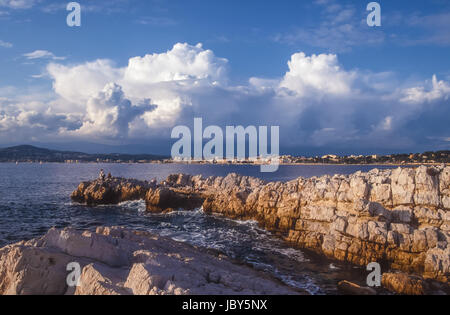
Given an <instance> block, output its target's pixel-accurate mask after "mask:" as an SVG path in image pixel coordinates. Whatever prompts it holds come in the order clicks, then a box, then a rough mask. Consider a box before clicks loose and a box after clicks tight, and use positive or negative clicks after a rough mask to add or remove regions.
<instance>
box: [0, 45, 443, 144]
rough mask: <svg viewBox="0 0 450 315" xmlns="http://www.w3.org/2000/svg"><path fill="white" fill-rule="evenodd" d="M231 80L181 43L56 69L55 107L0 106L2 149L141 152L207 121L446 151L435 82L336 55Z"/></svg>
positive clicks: (51, 73)
mask: <svg viewBox="0 0 450 315" xmlns="http://www.w3.org/2000/svg"><path fill="white" fill-rule="evenodd" d="M228 71H229V69H228V61H227V60H226V59H224V58H219V57H217V56H215V54H214V53H213V52H212V51H211V50H207V49H204V48H203V47H202V45H201V44H197V45H195V46H193V45H189V44H185V43H184V44H182V43H178V44H176V45H174V46H173V48H172V49H171V50H169V51H167V52H164V53H159V54H156V53H155V54H148V55H145V56H143V57H134V58H131V59H130V60H129V62H128V65H127V66H125V67H117V66H115V64H114V62H113V61H111V60H105V59H98V60H94V61H91V62H86V63H83V64H77V65H68V64H67V63H66V64H61V63H56V62H55V61H53V62H51V63H50V64H49V65H48V66H47V75H48V77H49V78H50V79H51V80H52V82H53V89H54V97H53V99H52V100H50V101H47V102H15V101H14V100H12V99H7V98H3V99H1V98H0V130H1V131H2V133H1V135H0V141H1V142H6V141H7V140H8V137H10V136H11V134H14V135H15V136H14V137H15V139H18V140H17V141H20V139H22V140H23V141H25V140H27V139H30V138H27V137H29V136H30V135H33V137H34V138H33V139H35V138H37V139H40V140H45V141H48V140H49V139H50V140H51V139H57V138H64V139H68V140H74V139H76V140H90V141H92V140H95V141H98V142H108V143H114V141H120V142H121V143H124V141H125V142H126V141H134V142H135V143H136V141H137V142H139V141H149V140H154V139H169V138H170V132H171V129H172V128H173V127H174V126H176V125H179V124H187V125H191V124H192V122H193V118H194V117H202V118H203V120H204V123H205V124H208V125H212V124H215V125H219V126H225V125H257V126H258V125H278V126H280V132H281V139H280V140H281V145H282V146H284V147H298V146H308V147H313V146H316V147H319V146H328V147H333V148H337V147H353V148H355V147H358V148H366V149H368V150H370V149H371V148H383V149H389V148H392V149H396V150H402V149H404V148H405V149H406V148H415V147H423V148H425V147H433V148H448V145H449V142H448V139H449V137H450V127H449V126H448V125H449V124H448V121H447V122H446V121H443V118H442V117H447V118H448V117H449V114H450V108H449V95H450V84H449V83H448V82H446V81H442V80H441V81H440V80H439V79H438V78H436V76H434V77H433V78H432V79H431V81H425V82H418V83H417V84H414V85H412V86H411V85H406V84H405V83H402V82H399V80H398V79H397V78H396V76H395V74H392V73H371V72H369V71H361V70H346V69H344V68H343V67H342V65H341V64H340V63H339V60H338V56H336V55H334V54H320V55H311V56H307V55H306V54H305V53H302V52H299V53H296V54H293V55H292V56H291V58H290V60H289V61H288V70H287V72H286V73H285V74H280V77H277V78H269V79H267V78H264V79H263V78H250V79H249V82H248V84H245V85H233V84H232V83H230V80H229V78H228ZM21 137H22V138H21ZM9 139H10V138H9Z"/></svg>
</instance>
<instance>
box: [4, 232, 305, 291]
mask: <svg viewBox="0 0 450 315" xmlns="http://www.w3.org/2000/svg"><path fill="white" fill-rule="evenodd" d="M70 263H78V264H79V265H80V267H81V277H80V278H79V286H78V287H74V288H70V287H68V285H67V281H66V279H67V277H68V276H69V271H67V270H66V269H67V266H68V264H70ZM302 293H304V292H301V291H298V290H295V289H292V288H290V287H288V286H286V285H284V284H281V283H280V282H278V281H277V280H274V279H272V278H271V277H269V276H268V275H267V274H265V273H261V272H258V271H256V270H254V269H252V268H250V267H247V266H244V265H237V264H235V263H233V262H232V261H231V260H230V259H228V258H227V257H224V256H222V255H221V254H219V253H217V252H212V251H207V250H205V249H201V248H197V247H193V246H190V245H187V244H184V243H179V242H176V241H173V240H170V239H166V238H163V237H159V236H156V235H153V234H150V233H146V232H138V231H131V230H126V229H123V228H118V227H113V228H108V227H99V228H97V231H96V232H89V231H84V232H81V231H76V230H72V229H64V230H60V229H51V230H50V231H49V232H48V233H47V234H46V235H45V236H43V237H42V238H39V239H34V240H31V241H28V242H20V243H17V244H13V245H9V246H6V247H4V248H2V249H0V295H3V294H23V295H31V294H33V295H34V294H53V295H59V294H77V295H88V294H89V295H100V294H101V295H105V294H107V295H115V294H120V295H128V294H135V295H164V294H174V295H186V294H226V295H233V294H302Z"/></svg>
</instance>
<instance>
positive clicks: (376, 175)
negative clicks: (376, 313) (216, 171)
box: [72, 165, 450, 283]
mask: <svg viewBox="0 0 450 315" xmlns="http://www.w3.org/2000/svg"><path fill="white" fill-rule="evenodd" d="M99 181H100V180H96V181H92V182H88V183H82V184H81V185H80V187H78V189H77V190H76V191H75V192H74V194H73V195H72V198H73V199H74V200H77V201H79V200H89V202H90V203H92V204H97V203H102V200H104V197H103V195H104V194H103V193H102V194H101V196H100V198H99V199H96V198H97V195H96V194H97V191H98V190H97V188H96V187H104V185H106V187H109V186H108V184H105V183H104V182H102V181H100V182H99ZM122 181H123V185H122ZM112 182H113V183H114V187H116V188H113V189H112V190H111V191H117V194H118V195H117V197H112V198H109V197H108V198H107V199H108V200H121V201H123V200H125V199H126V198H124V197H128V196H130V198H129V199H128V200H135V199H141V198H143V199H145V201H146V205H147V210H148V211H151V212H164V211H173V210H177V209H179V208H183V209H194V208H197V207H203V210H204V211H205V212H206V213H209V214H220V215H224V216H226V217H229V218H233V219H241V220H247V219H249V220H250V219H251V220H256V221H258V222H259V224H260V225H261V226H262V227H264V228H266V229H267V230H270V231H272V232H275V233H277V234H278V235H280V236H281V237H283V238H284V239H285V240H286V241H287V242H289V243H290V244H292V246H295V247H299V248H306V249H309V250H312V251H315V252H317V253H320V254H323V255H325V256H327V257H329V258H333V259H337V260H340V261H346V262H349V263H352V264H355V265H359V266H365V265H367V264H368V263H370V262H379V263H381V264H382V265H383V267H384V268H387V269H389V270H401V271H403V272H406V273H409V274H415V275H419V276H421V277H423V278H425V279H434V280H437V281H440V282H441V283H448V281H449V277H450V167H448V166H444V165H442V166H432V167H426V166H420V167H418V168H398V169H394V170H378V169H374V170H372V171H370V172H367V173H362V172H357V173H354V174H351V175H334V176H322V177H313V178H302V177H300V178H298V179H295V180H292V181H289V182H264V181H262V180H260V179H257V178H252V177H246V176H240V175H237V174H230V175H228V176H226V177H207V178H206V177H203V176H200V175H199V176H191V175H185V174H175V175H170V176H169V177H168V178H167V179H166V180H165V181H163V182H161V183H159V184H155V185H149V187H148V189H147V186H145V185H142V184H137V186H136V187H135V186H133V184H130V181H129V180H123V179H114V180H112ZM130 185H131V186H130ZM117 187H120V189H119V188H117ZM122 187H125V188H126V189H125V190H123V188H122ZM138 187H139V188H138ZM101 189H102V192H103V191H105V190H104V189H105V188H101ZM134 190H138V191H139V193H135V194H129V193H128V191H134ZM143 190H146V192H145V194H144V192H143ZM106 191H110V190H108V188H106ZM124 191H125V193H124Z"/></svg>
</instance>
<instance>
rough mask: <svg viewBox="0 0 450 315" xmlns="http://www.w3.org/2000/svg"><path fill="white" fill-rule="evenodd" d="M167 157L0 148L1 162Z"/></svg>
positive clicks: (92, 160)
mask: <svg viewBox="0 0 450 315" xmlns="http://www.w3.org/2000/svg"><path fill="white" fill-rule="evenodd" d="M165 158H167V157H165V156H160V155H152V154H119V153H112V154H88V153H82V152H72V151H56V150H50V149H45V148H38V147H35V146H32V145H20V146H15V147H9V148H3V149H0V162H16V161H17V162H41V161H42V162H64V161H67V160H72V161H79V162H96V161H99V162H139V161H156V160H162V159H165Z"/></svg>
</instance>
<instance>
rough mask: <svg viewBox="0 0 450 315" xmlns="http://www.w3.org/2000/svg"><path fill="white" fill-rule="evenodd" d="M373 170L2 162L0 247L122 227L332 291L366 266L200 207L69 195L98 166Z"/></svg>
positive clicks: (306, 170)
mask: <svg viewBox="0 0 450 315" xmlns="http://www.w3.org/2000/svg"><path fill="white" fill-rule="evenodd" d="M374 167H375V166H359V165H358V166H355V165H351V166H350V165H307V166H300V165H295V166H293V165H292V166H290V165H285V166H280V169H279V171H278V172H276V173H260V171H259V170H260V169H259V167H257V166H251V165H232V166H231V165H223V166H222V165H182V164H56V163H55V164H53V163H49V164H42V165H40V164H36V163H34V164H33V163H23V164H18V165H16V164H12V163H11V164H10V163H0V247H3V246H5V245H7V244H11V243H15V242H18V241H20V240H28V239H31V238H34V237H38V236H42V235H43V234H45V232H47V231H48V229H50V228H51V227H58V228H63V227H67V226H72V227H75V228H78V229H95V227H96V226H100V225H102V226H113V225H114V226H126V227H129V228H134V229H140V230H146V231H150V232H153V233H157V234H160V235H163V236H167V237H170V238H173V239H175V240H178V241H183V242H187V243H190V244H194V245H200V246H204V247H209V248H214V249H217V250H220V251H222V252H224V253H225V254H227V255H228V256H230V257H232V258H234V259H236V260H237V261H239V262H242V263H246V264H250V265H252V266H253V267H254V268H257V269H261V270H264V271H266V272H269V273H271V274H272V275H273V276H275V277H277V278H278V279H280V280H281V281H283V282H285V283H287V284H289V285H292V286H295V287H298V288H303V289H306V290H308V291H309V292H310V293H312V294H325V293H335V292H336V283H337V282H338V281H339V280H342V279H347V280H355V281H363V280H364V271H363V270H362V269H360V268H355V267H352V266H349V265H347V264H341V263H338V262H331V261H328V260H326V259H323V258H319V257H317V256H316V255H313V254H311V253H308V252H305V251H301V250H297V249H292V248H289V247H288V246H286V245H285V244H284V243H283V242H282V241H281V240H279V239H278V238H276V237H275V236H273V235H271V234H270V233H268V232H266V231H264V230H262V229H260V228H258V226H257V224H256V223H255V222H240V221H234V220H229V219H226V218H223V217H218V216H208V215H205V214H204V213H203V212H202V211H201V210H198V211H180V212H174V213H171V214H148V213H146V212H145V204H144V202H143V201H135V202H125V203H122V204H120V205H117V206H99V207H87V206H85V205H80V204H76V203H72V202H71V200H70V197H69V196H70V194H71V192H72V191H73V190H75V189H76V187H77V186H78V184H79V183H80V182H81V181H86V180H90V179H93V178H95V177H96V176H97V174H98V172H99V170H100V169H104V170H105V172H111V173H112V174H113V176H121V177H128V178H137V179H141V180H150V179H152V178H155V177H156V178H157V179H158V180H162V179H164V178H166V177H167V176H168V175H169V174H173V173H186V174H193V175H196V174H202V175H204V176H211V175H215V176H226V175H227V174H229V173H231V172H235V173H238V174H242V175H248V176H255V177H260V178H262V179H264V180H277V181H288V180H291V179H294V178H297V177H299V176H303V177H312V176H321V175H325V174H336V173H339V174H350V173H353V172H356V171H358V170H361V171H368V170H370V169H372V168H374ZM378 168H386V166H382V167H381V166H380V167H378Z"/></svg>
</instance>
